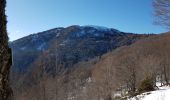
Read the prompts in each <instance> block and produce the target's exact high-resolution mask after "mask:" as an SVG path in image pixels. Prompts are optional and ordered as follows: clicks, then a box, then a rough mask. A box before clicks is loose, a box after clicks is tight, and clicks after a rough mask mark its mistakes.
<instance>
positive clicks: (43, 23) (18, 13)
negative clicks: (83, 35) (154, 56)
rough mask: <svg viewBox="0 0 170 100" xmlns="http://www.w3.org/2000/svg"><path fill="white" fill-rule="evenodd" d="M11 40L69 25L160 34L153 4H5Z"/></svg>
mask: <svg viewBox="0 0 170 100" xmlns="http://www.w3.org/2000/svg"><path fill="white" fill-rule="evenodd" d="M6 10H7V16H8V32H9V37H10V40H11V41H12V40H16V39H18V38H21V37H23V36H26V35H29V34H32V33H37V32H41V31H45V30H48V29H51V28H56V27H67V26H70V25H99V26H105V27H110V28H116V29H118V30H120V31H124V32H134V33H161V32H165V31H167V30H165V29H164V28H163V27H160V26H155V25H153V19H154V17H153V8H152V0H7V8H6Z"/></svg>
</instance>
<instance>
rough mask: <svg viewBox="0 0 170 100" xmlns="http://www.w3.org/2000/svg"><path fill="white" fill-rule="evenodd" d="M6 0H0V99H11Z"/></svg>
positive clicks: (10, 61)
mask: <svg viewBox="0 0 170 100" xmlns="http://www.w3.org/2000/svg"><path fill="white" fill-rule="evenodd" d="M5 7H6V0H0V100H11V93H12V90H11V88H10V87H9V72H10V66H11V63H12V57H11V49H10V48H9V47H8V35H7V30H6V24H7V20H6V15H5Z"/></svg>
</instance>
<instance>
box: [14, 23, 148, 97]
mask: <svg viewBox="0 0 170 100" xmlns="http://www.w3.org/2000/svg"><path fill="white" fill-rule="evenodd" d="M149 36H150V35H144V34H140V35H138V34H132V33H125V32H120V31H118V30H116V29H112V28H105V27H100V26H77V25H75V26H70V27H67V28H56V29H53V30H49V31H45V32H41V33H39V34H34V35H30V36H28V37H24V38H22V39H19V40H17V41H14V42H12V43H11V47H12V49H13V52H14V54H13V55H14V66H13V69H12V72H11V81H12V84H13V89H14V91H15V95H16V96H18V97H19V98H17V97H16V98H17V100H20V99H21V97H22V96H24V97H25V99H28V100H29V97H32V96H30V95H32V94H31V93H34V92H33V91H35V89H34V88H35V87H36V88H37V87H40V89H38V90H39V92H41V89H42V88H41V87H42V86H44V84H45V83H46V82H47V83H46V84H53V85H54V86H57V88H58V89H57V91H56V90H53V89H56V87H55V88H54V87H49V88H50V89H52V90H49V91H56V92H57V93H58V94H57V95H56V96H57V97H63V96H64V95H66V94H67V92H66V90H65V89H62V88H66V87H67V86H68V85H69V84H70V85H71V84H72V83H75V82H77V81H84V84H85V83H86V82H85V80H86V78H88V77H89V76H91V70H92V69H91V68H93V67H92V66H91V64H92V63H94V64H95V63H96V62H97V61H98V60H94V59H98V58H101V56H102V55H103V54H105V53H107V52H110V51H112V50H114V49H116V48H118V47H121V46H125V45H130V44H132V43H134V42H136V41H138V40H140V39H144V38H147V37H149ZM86 62H88V63H86ZM82 66H84V67H82ZM90 66H91V67H90ZM79 72H81V75H79V74H80V73H79ZM78 76H79V78H77V77H78ZM72 78H73V79H72ZM13 80H18V82H17V83H16V82H13ZM47 80H48V81H47ZM44 82H45V83H44ZM49 82H50V83H49ZM55 82H57V83H55ZM70 82H71V83H70ZM68 83H69V84H68ZM56 84H57V85H56ZM61 84H62V85H61ZM60 85H61V86H60ZM72 85H73V84H72ZM79 85H81V86H82V85H83V83H81V82H80V84H79ZM79 85H77V86H76V87H78V88H80V87H81V86H79ZM48 86H50V85H48ZM70 87H72V86H70ZM23 91H25V92H23ZM30 91H32V92H30ZM37 92H38V91H37ZM21 93H22V96H21ZM28 93H30V95H28ZM68 93H69V92H68ZM52 94H54V93H50V97H51V98H53V99H54V100H55V98H56V96H52ZM39 95H41V93H40V94H39ZM63 98H64V97H63ZM60 100H63V99H60Z"/></svg>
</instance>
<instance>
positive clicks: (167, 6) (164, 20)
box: [153, 0, 170, 29]
mask: <svg viewBox="0 0 170 100" xmlns="http://www.w3.org/2000/svg"><path fill="white" fill-rule="evenodd" d="M153 7H154V12H155V13H154V15H155V17H156V19H155V24H157V25H163V26H165V27H166V28H168V29H170V0H153Z"/></svg>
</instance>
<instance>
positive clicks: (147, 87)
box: [138, 77, 154, 93]
mask: <svg viewBox="0 0 170 100" xmlns="http://www.w3.org/2000/svg"><path fill="white" fill-rule="evenodd" d="M153 90H154V82H153V79H152V78H151V77H146V78H145V79H144V80H142V81H141V83H140V86H139V88H138V91H139V93H142V92H148V91H153Z"/></svg>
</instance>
